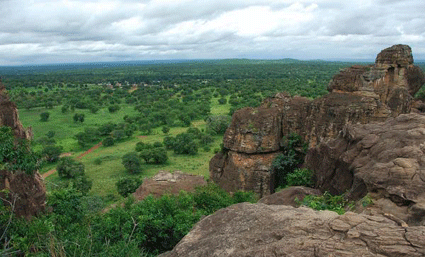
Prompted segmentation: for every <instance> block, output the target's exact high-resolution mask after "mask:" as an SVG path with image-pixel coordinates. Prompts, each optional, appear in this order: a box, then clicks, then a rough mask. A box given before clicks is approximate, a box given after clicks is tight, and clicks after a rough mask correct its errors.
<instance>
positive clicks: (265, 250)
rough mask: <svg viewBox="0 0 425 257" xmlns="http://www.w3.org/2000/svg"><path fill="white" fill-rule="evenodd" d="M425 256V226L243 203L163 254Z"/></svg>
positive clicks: (213, 217) (203, 222)
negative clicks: (411, 225) (401, 224)
mask: <svg viewBox="0 0 425 257" xmlns="http://www.w3.org/2000/svg"><path fill="white" fill-rule="evenodd" d="M180 256H181V257H183V256H192V257H196V256H202V257H206V256H233V257H236V256H353V257H354V256H406V257H407V256H409V257H414V256H425V227H424V226H418V227H405V226H400V225H399V224H398V223H397V222H395V221H393V220H391V219H388V218H386V217H384V216H380V215H377V216H371V215H362V214H355V213H352V212H349V213H346V214H344V215H341V216H339V215H338V214H336V213H335V212H330V211H314V210H312V209H308V208H305V207H300V208H294V207H291V206H283V205H264V204H249V203H241V204H236V205H233V206H230V207H228V208H225V209H221V210H219V211H217V212H216V213H215V214H213V215H210V216H208V217H206V218H204V219H202V220H201V221H200V222H198V223H197V224H196V225H195V227H194V228H193V229H192V230H191V231H190V232H189V234H187V235H186V236H185V237H184V238H183V239H182V240H181V241H180V242H179V243H178V244H177V246H175V247H174V249H173V250H172V251H170V252H167V253H164V254H162V255H161V257H180Z"/></svg>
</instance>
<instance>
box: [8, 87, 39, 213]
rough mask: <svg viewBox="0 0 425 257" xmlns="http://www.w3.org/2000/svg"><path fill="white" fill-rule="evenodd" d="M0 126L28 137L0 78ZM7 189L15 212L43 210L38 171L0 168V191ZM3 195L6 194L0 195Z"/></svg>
mask: <svg viewBox="0 0 425 257" xmlns="http://www.w3.org/2000/svg"><path fill="white" fill-rule="evenodd" d="M0 126H8V127H11V128H12V130H13V132H14V134H15V137H16V138H22V139H30V138H31V137H32V133H31V130H30V129H29V130H26V129H24V127H23V126H22V123H21V122H20V120H19V116H18V110H17V108H16V105H15V104H14V103H13V102H11V101H10V100H9V96H8V94H7V92H6V88H5V87H4V85H3V84H2V83H1V80H0ZM3 189H7V190H8V191H9V194H8V197H7V198H8V199H9V200H10V201H11V202H14V203H15V209H14V211H15V213H16V215H18V216H24V217H26V218H29V217H31V216H33V215H37V214H38V213H40V212H42V211H44V209H45V205H46V187H45V185H44V183H43V179H42V178H41V176H40V174H39V173H38V172H35V173H34V174H33V175H27V174H24V173H11V172H9V171H6V170H0V191H1V190H3ZM2 196H3V197H5V196H6V195H4V194H3V195H2Z"/></svg>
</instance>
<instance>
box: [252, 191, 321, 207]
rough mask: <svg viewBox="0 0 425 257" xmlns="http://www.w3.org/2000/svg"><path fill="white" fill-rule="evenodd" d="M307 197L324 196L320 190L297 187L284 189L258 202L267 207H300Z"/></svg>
mask: <svg viewBox="0 0 425 257" xmlns="http://www.w3.org/2000/svg"><path fill="white" fill-rule="evenodd" d="M307 195H322V192H320V190H318V189H314V188H309V187H303V186H295V187H288V188H284V189H282V190H281V191H279V192H277V193H274V194H271V195H268V196H266V197H263V198H261V199H260V200H259V201H258V202H259V203H264V204H267V205H290V206H293V207H299V205H300V204H299V203H300V202H302V201H303V200H304V197H306V196H307Z"/></svg>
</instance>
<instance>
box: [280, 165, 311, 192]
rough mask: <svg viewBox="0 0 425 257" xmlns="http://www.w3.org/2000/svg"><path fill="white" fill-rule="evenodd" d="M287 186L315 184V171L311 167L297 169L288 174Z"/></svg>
mask: <svg viewBox="0 0 425 257" xmlns="http://www.w3.org/2000/svg"><path fill="white" fill-rule="evenodd" d="M285 180H286V185H287V186H306V187H310V186H312V185H313V171H311V170H309V169H305V168H304V169H295V170H294V171H293V172H292V173H289V174H287V175H286V178H285Z"/></svg>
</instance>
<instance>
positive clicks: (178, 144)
mask: <svg viewBox="0 0 425 257" xmlns="http://www.w3.org/2000/svg"><path fill="white" fill-rule="evenodd" d="M173 150H174V153H176V154H189V155H195V154H197V153H198V145H197V144H196V143H195V141H194V139H193V136H192V135H191V134H188V133H181V134H178V135H177V136H176V138H175V141H174V145H173Z"/></svg>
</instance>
